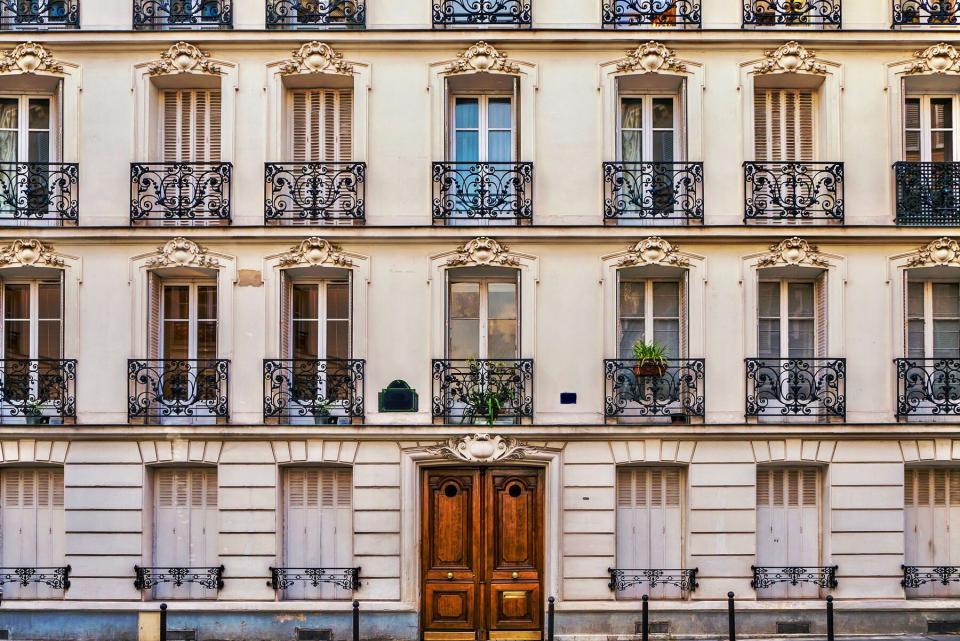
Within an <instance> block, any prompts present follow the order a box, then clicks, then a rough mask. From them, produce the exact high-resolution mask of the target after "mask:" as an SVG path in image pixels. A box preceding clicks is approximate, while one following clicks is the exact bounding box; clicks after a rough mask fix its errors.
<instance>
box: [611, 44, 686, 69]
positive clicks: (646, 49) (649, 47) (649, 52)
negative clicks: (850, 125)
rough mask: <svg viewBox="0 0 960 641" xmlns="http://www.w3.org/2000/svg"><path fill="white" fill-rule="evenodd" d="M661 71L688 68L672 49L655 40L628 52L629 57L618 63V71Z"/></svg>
mask: <svg viewBox="0 0 960 641" xmlns="http://www.w3.org/2000/svg"><path fill="white" fill-rule="evenodd" d="M661 69H663V70H668V71H686V70H687V66H686V65H685V64H683V63H682V62H680V59H679V58H677V57H676V56H675V55H673V52H672V51H671V50H670V49H668V48H667V47H665V46H663V45H662V44H660V43H659V42H655V41H653V40H651V41H650V42H648V43H646V44H642V45H640V46H639V47H637V48H636V50H633V51H628V52H627V57H626V58H624V59H623V60H621V61H620V62H618V63H617V71H634V72H639V73H656V72H657V71H660V70H661Z"/></svg>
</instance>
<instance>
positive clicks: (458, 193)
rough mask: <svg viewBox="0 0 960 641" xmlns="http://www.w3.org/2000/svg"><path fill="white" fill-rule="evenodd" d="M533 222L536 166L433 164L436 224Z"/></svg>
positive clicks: (516, 163) (512, 163)
mask: <svg viewBox="0 0 960 641" xmlns="http://www.w3.org/2000/svg"><path fill="white" fill-rule="evenodd" d="M532 220H533V163H529V162H435V163H433V222H434V223H435V224H439V223H445V224H449V225H456V224H468V223H469V224H480V225H486V224H495V223H500V222H502V223H507V224H516V225H520V224H523V223H529V222H531V221H532Z"/></svg>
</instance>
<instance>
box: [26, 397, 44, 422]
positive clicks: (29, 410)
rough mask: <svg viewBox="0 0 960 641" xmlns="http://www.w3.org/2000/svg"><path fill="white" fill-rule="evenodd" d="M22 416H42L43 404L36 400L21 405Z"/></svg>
mask: <svg viewBox="0 0 960 641" xmlns="http://www.w3.org/2000/svg"><path fill="white" fill-rule="evenodd" d="M23 415H24V416H29V417H31V418H34V417H38V416H43V402H41V401H38V400H31V401H27V402H26V403H24V404H23Z"/></svg>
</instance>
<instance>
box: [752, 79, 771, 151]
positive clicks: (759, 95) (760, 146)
mask: <svg viewBox="0 0 960 641" xmlns="http://www.w3.org/2000/svg"><path fill="white" fill-rule="evenodd" d="M770 100H771V95H770V92H769V91H757V92H755V93H754V94H753V144H754V154H755V158H756V160H757V161H758V162H763V161H764V160H767V159H768V158H769V157H770V133H769V127H770V117H769V110H770Z"/></svg>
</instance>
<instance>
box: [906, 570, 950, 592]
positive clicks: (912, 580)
mask: <svg viewBox="0 0 960 641" xmlns="http://www.w3.org/2000/svg"><path fill="white" fill-rule="evenodd" d="M900 568H901V569H902V570H903V580H902V581H900V585H902V586H903V587H905V588H919V587H920V586H921V585H923V584H925V583H939V584H940V585H950V584H951V583H960V567H955V566H950V565H901V566H900Z"/></svg>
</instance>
